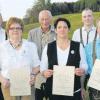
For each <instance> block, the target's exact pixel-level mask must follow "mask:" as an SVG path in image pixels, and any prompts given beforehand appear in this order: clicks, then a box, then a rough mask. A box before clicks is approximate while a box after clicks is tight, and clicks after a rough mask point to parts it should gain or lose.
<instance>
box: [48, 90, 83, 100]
mask: <svg viewBox="0 0 100 100" xmlns="http://www.w3.org/2000/svg"><path fill="white" fill-rule="evenodd" d="M49 100H82V96H81V91H80V92H77V93H75V94H74V96H62V95H51V96H49Z"/></svg>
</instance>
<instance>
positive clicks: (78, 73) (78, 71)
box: [75, 68, 85, 76]
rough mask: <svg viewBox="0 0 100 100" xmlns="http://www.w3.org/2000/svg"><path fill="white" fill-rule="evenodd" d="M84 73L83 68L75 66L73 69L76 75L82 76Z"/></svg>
mask: <svg viewBox="0 0 100 100" xmlns="http://www.w3.org/2000/svg"><path fill="white" fill-rule="evenodd" d="M84 74H85V70H84V69H82V68H76V69H75V75H77V76H83V75H84Z"/></svg>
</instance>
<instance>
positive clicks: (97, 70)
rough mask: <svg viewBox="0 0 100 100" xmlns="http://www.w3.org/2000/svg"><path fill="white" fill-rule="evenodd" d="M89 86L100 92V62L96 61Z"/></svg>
mask: <svg viewBox="0 0 100 100" xmlns="http://www.w3.org/2000/svg"><path fill="white" fill-rule="evenodd" d="M88 86H89V87H92V88H94V89H97V90H99V91H100V60H99V59H96V61H95V63H94V66H93V69H92V73H91V76H90V79H89V82H88Z"/></svg>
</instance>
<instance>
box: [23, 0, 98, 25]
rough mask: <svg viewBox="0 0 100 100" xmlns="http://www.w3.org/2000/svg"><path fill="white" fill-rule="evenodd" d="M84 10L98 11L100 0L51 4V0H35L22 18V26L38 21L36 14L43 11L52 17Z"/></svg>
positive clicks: (79, 0) (80, 0)
mask: <svg viewBox="0 0 100 100" xmlns="http://www.w3.org/2000/svg"><path fill="white" fill-rule="evenodd" d="M85 8H90V9H92V10H93V11H100V0H78V1H77V2H71V3H67V2H64V3H51V0H37V1H36V2H35V3H34V4H33V6H32V8H30V9H27V11H26V15H25V17H24V18H23V21H24V24H30V23H33V22H37V21H38V14H39V12H40V11H41V10H43V9H48V10H50V11H51V13H52V15H53V16H54V15H60V14H70V13H79V12H81V11H82V10H83V9H85Z"/></svg>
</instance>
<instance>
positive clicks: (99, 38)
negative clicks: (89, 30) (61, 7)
mask: <svg viewBox="0 0 100 100" xmlns="http://www.w3.org/2000/svg"><path fill="white" fill-rule="evenodd" d="M96 27H97V32H96V34H95V39H94V41H93V42H92V43H89V44H88V45H87V46H86V47H85V51H86V58H87V63H88V74H89V75H91V72H92V68H93V65H94V62H95V60H96V59H100V18H99V19H98V20H97V23H96ZM89 97H90V100H100V91H99V90H96V89H94V88H91V87H89Z"/></svg>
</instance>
